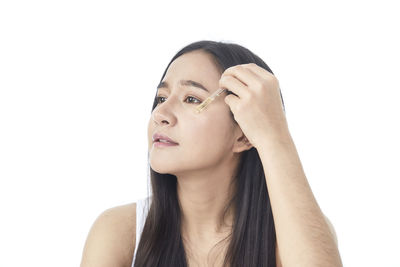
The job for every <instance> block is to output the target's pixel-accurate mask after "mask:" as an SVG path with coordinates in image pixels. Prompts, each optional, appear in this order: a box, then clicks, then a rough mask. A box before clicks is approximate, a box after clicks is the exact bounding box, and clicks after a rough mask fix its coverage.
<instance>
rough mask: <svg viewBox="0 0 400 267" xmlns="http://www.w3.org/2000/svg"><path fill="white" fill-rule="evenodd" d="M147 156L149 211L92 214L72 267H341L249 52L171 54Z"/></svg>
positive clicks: (217, 49) (210, 49)
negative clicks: (93, 217) (205, 103)
mask: <svg viewBox="0 0 400 267" xmlns="http://www.w3.org/2000/svg"><path fill="white" fill-rule="evenodd" d="M219 88H223V89H226V91H224V93H222V94H221V95H220V96H218V97H216V98H215V100H214V101H213V102H212V103H211V104H210V105H209V106H208V107H207V108H206V109H205V110H203V111H202V112H201V113H196V112H195V107H196V106H198V105H199V104H200V103H201V102H202V101H204V100H205V99H206V98H207V97H208V96H210V95H211V94H212V93H213V92H215V91H216V90H218V89H219ZM165 139H166V140H168V141H169V142H168V143H165V142H166V140H165ZM148 147H149V164H150V174H151V185H152V192H153V194H152V195H151V197H150V198H149V199H148V200H149V202H144V200H139V202H138V204H139V203H140V205H138V208H136V203H133V204H128V205H123V206H118V207H114V208H111V209H108V210H107V211H105V212H103V213H102V214H101V215H100V216H99V217H98V218H97V219H96V221H95V223H94V224H93V226H92V228H91V231H90V233H89V235H88V239H87V241H86V244H85V249H84V252H83V257H82V263H81V266H82V267H83V266H127V267H128V266H134V267H143V266H151V267H154V266H174V267H178V266H218V267H219V266H231V267H233V266H241V267H243V266H246V267H247V266H255V267H256V266H257V267H260V266H273V267H275V266H285V267H287V266H308V267H310V266H342V263H341V259H340V255H339V251H338V247H337V240H336V235H335V232H334V229H333V227H332V225H331V224H330V222H329V220H328V219H327V218H326V217H325V216H324V214H323V213H322V211H321V210H320V208H319V206H318V203H317V202H316V200H315V198H314V196H313V193H312V191H311V188H310V187H309V184H308V182H307V179H306V177H305V174H304V171H303V169H302V165H301V162H300V159H299V157H298V154H297V151H296V148H295V145H294V142H293V140H292V138H291V135H290V133H289V129H288V125H287V121H286V117H285V109H284V102H283V99H282V95H281V93H280V89H279V83H278V80H277V79H276V77H275V76H274V75H273V72H272V71H271V69H270V68H269V67H268V66H267V64H265V62H263V61H262V60H261V59H260V58H259V57H258V56H257V55H255V54H254V53H252V52H251V51H249V50H248V49H246V48H244V47H242V46H240V45H237V44H231V43H222V42H214V41H199V42H195V43H192V44H190V45H188V46H186V47H184V48H183V49H182V50H181V51H179V52H178V53H177V54H176V55H175V56H174V57H173V58H172V60H171V62H170V63H169V64H168V66H167V68H166V70H165V72H164V74H163V76H162V77H161V81H160V84H159V85H158V87H157V92H156V96H155V99H154V103H153V108H152V113H151V117H150V119H149V124H148ZM144 203H146V205H147V207H148V209H144V210H143V208H142V207H143V206H142V204H144ZM150 203H151V204H150ZM139 206H140V208H139ZM136 211H137V213H136ZM137 223H138V224H137ZM139 224H141V225H142V226H143V228H142V227H137V226H139ZM137 229H138V231H136V230H137Z"/></svg>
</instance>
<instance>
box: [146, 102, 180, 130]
mask: <svg viewBox="0 0 400 267" xmlns="http://www.w3.org/2000/svg"><path fill="white" fill-rule="evenodd" d="M173 101H174V99H173V97H168V98H167V100H166V101H164V102H162V103H159V104H158V105H157V106H156V107H155V108H154V110H153V113H152V115H151V116H152V118H153V121H154V122H155V123H156V124H163V123H166V124H175V123H176V116H175V113H174V109H173V108H172V107H173V103H172V102H173Z"/></svg>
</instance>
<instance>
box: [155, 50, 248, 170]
mask: <svg viewBox="0 0 400 267" xmlns="http://www.w3.org/2000/svg"><path fill="white" fill-rule="evenodd" d="M220 77H221V73H220V71H219V70H218V69H217V67H216V66H215V65H214V63H213V61H212V58H211V56H210V55H208V54H206V53H205V52H202V51H192V52H189V53H186V54H184V55H182V56H180V57H178V58H177V59H175V60H174V61H173V62H172V63H171V65H170V66H169V68H168V70H167V73H166V75H165V77H164V79H163V82H166V83H167V85H168V87H160V88H159V89H158V91H157V97H159V98H158V104H157V106H156V107H155V109H154V110H153V112H152V115H151V118H150V120H149V123H148V146H149V163H150V166H151V167H152V169H153V170H155V171H156V172H159V173H169V174H173V175H176V176H179V174H188V173H190V172H192V171H196V170H197V171H201V170H205V169H207V168H210V169H212V168H213V166H216V165H218V164H220V163H221V162H222V161H223V160H225V161H226V160H228V159H229V158H230V157H232V156H233V154H234V152H233V149H232V148H233V144H234V140H235V137H237V134H238V132H237V130H238V128H239V126H238V125H237V124H235V123H234V120H233V119H232V117H231V115H230V109H229V106H228V105H227V104H226V103H225V102H224V98H225V96H226V93H225V92H223V93H222V94H221V95H220V96H218V97H216V98H215V100H214V101H213V102H212V103H211V104H210V105H209V106H208V107H207V108H206V109H205V110H203V111H202V112H201V113H199V114H197V113H195V108H196V107H197V106H198V105H199V104H200V103H201V102H203V101H204V100H205V99H206V98H207V97H208V96H210V95H211V94H212V93H213V92H215V91H216V90H218V88H219V86H218V85H219V79H220ZM181 80H192V81H194V82H197V83H200V84H202V85H203V86H204V87H205V88H207V89H208V90H209V92H207V91H205V90H202V89H199V88H196V87H193V86H187V85H186V86H182V85H180V83H179V81H181ZM239 129H240V128H239ZM156 132H157V133H162V134H164V135H167V136H168V137H169V138H171V139H172V140H174V141H175V142H177V143H179V144H178V145H176V146H168V147H157V146H154V143H153V140H152V136H153V134H154V133H156Z"/></svg>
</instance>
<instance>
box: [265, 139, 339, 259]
mask: <svg viewBox="0 0 400 267" xmlns="http://www.w3.org/2000/svg"><path fill="white" fill-rule="evenodd" d="M277 136H278V135H277ZM264 140H265V141H264V143H263V144H262V145H260V146H258V147H257V151H258V153H259V155H260V158H261V161H262V164H263V168H264V173H265V178H266V183H267V187H268V193H269V197H270V201H271V206H272V212H273V216H274V222H275V230H276V237H277V244H278V246H279V252H280V258H281V261H282V266H283V267H291V266H296V267H299V266H307V267H310V266H324V267H328V266H329V267H330V266H332V267H333V266H335V267H336V266H342V263H341V259H340V255H339V251H338V248H337V245H336V244H335V239H334V236H333V235H332V234H331V232H330V229H329V226H328V224H327V223H326V221H325V218H324V214H323V213H322V211H321V209H320V207H319V205H318V203H317V201H316V200H315V198H314V195H313V193H312V190H311V188H310V186H309V184H308V181H307V178H306V176H305V174H304V170H303V167H302V165H301V162H300V158H299V156H298V153H297V150H296V147H295V144H294V142H293V139H292V138H291V136H290V134H289V133H285V134H283V135H279V136H278V137H277V138H266V139H264Z"/></svg>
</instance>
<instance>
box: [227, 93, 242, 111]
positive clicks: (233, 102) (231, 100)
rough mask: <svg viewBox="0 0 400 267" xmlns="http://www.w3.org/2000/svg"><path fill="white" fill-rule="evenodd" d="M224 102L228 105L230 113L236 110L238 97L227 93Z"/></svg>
mask: <svg viewBox="0 0 400 267" xmlns="http://www.w3.org/2000/svg"><path fill="white" fill-rule="evenodd" d="M224 101H225V103H226V104H227V105H228V106H229V108H230V109H231V110H232V113H235V112H236V107H237V106H238V104H239V101H240V100H239V98H238V97H237V96H234V95H227V96H225V98H224Z"/></svg>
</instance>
